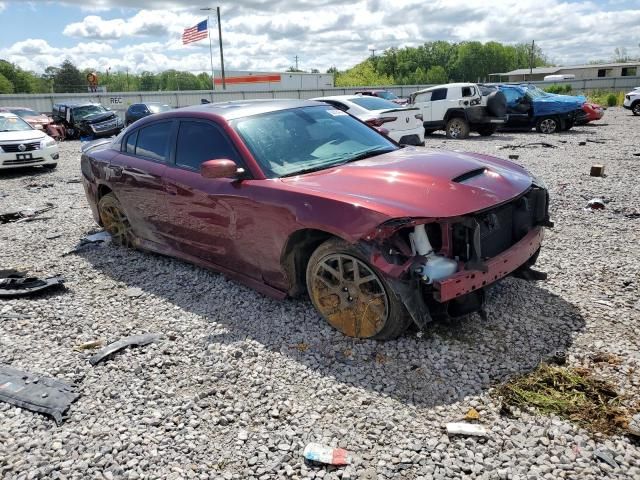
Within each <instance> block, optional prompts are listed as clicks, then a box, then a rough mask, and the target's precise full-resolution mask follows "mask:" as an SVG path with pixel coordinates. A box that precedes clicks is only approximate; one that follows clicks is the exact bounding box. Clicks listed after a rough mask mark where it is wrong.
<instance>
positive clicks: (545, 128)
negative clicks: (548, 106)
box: [536, 117, 560, 133]
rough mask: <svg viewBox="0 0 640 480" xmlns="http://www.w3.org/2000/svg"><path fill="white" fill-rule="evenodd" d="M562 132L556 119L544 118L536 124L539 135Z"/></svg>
mask: <svg viewBox="0 0 640 480" xmlns="http://www.w3.org/2000/svg"><path fill="white" fill-rule="evenodd" d="M558 130H560V124H559V122H558V119H557V118H555V117H543V118H541V119H540V120H538V121H537V122H536V131H537V132H538V133H556V132H557V131H558Z"/></svg>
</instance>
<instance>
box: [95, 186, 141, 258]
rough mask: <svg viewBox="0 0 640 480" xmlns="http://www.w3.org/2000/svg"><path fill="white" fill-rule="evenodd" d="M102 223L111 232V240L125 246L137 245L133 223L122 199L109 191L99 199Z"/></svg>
mask: <svg viewBox="0 0 640 480" xmlns="http://www.w3.org/2000/svg"><path fill="white" fill-rule="evenodd" d="M98 213H99V214H100V223H101V224H102V226H103V227H104V229H105V230H106V231H107V232H109V233H110V234H111V240H112V241H113V243H115V244H116V245H122V246H123V247H133V246H135V243H136V242H135V237H134V235H133V229H132V228H131V223H130V222H129V219H128V218H127V216H126V214H125V213H124V210H123V209H122V206H121V205H120V201H119V200H118V199H117V198H116V196H115V195H114V194H113V193H107V194H106V195H103V196H102V197H101V198H100V200H98Z"/></svg>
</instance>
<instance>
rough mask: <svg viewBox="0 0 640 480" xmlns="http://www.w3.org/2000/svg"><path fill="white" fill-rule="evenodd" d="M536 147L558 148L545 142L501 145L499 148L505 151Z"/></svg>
mask: <svg viewBox="0 0 640 480" xmlns="http://www.w3.org/2000/svg"><path fill="white" fill-rule="evenodd" d="M537 146H541V147H544V148H558V147H557V146H556V145H553V144H552V143H547V142H531V143H519V144H514V145H501V146H500V147H499V148H500V149H501V150H505V149H511V150H515V149H516V148H529V147H537Z"/></svg>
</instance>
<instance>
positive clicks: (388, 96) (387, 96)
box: [376, 91, 398, 100]
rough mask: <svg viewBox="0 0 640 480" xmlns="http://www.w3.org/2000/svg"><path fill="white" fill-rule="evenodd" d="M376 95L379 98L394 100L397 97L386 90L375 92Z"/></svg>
mask: <svg viewBox="0 0 640 480" xmlns="http://www.w3.org/2000/svg"><path fill="white" fill-rule="evenodd" d="M376 95H377V96H378V97H380V98H384V99H385V100H395V99H396V98H398V97H397V96H396V95H395V94H393V93H391V92H387V91H384V92H377V93H376Z"/></svg>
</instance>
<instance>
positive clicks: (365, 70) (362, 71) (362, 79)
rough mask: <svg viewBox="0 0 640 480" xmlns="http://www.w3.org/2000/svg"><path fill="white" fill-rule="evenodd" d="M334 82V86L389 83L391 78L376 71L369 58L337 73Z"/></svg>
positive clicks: (391, 80)
mask: <svg viewBox="0 0 640 480" xmlns="http://www.w3.org/2000/svg"><path fill="white" fill-rule="evenodd" d="M335 83H336V87H361V86H365V85H366V86H372V85H391V84H393V79H392V78H391V77H389V76H388V75H383V74H380V73H378V72H376V70H375V68H374V66H373V62H372V61H371V59H367V60H365V61H364V62H362V63H359V64H358V65H356V66H355V67H353V68H351V69H349V70H347V71H346V72H343V73H338V74H337V78H336V82H335Z"/></svg>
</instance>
